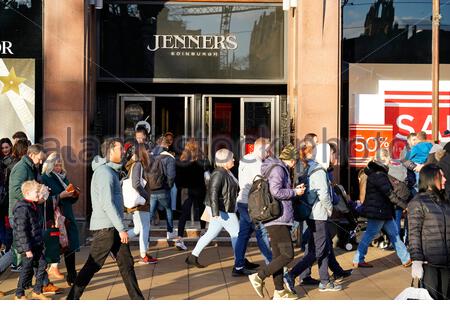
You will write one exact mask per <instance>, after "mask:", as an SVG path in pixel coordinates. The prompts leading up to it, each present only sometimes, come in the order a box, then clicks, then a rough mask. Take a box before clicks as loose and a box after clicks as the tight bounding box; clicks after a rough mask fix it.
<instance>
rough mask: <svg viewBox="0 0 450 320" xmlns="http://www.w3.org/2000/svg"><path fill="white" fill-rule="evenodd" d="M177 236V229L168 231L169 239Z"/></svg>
mask: <svg viewBox="0 0 450 320" xmlns="http://www.w3.org/2000/svg"><path fill="white" fill-rule="evenodd" d="M176 237H177V234H176V232H175V231H172V232H167V240H173V239H175V238H176Z"/></svg>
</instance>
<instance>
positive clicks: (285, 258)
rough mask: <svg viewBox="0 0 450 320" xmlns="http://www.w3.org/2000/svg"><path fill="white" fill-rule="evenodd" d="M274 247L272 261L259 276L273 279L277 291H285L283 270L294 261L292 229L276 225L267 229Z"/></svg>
mask: <svg viewBox="0 0 450 320" xmlns="http://www.w3.org/2000/svg"><path fill="white" fill-rule="evenodd" d="M267 232H268V233H269V237H270V246H271V247H272V261H271V262H270V263H269V264H268V265H267V266H265V267H264V268H263V269H262V270H261V271H259V272H258V276H259V277H260V278H261V279H262V280H264V279H265V278H267V277H270V276H272V277H273V283H274V285H275V290H283V289H284V286H283V268H284V267H285V266H287V265H288V264H289V262H291V261H292V259H294V248H293V246H292V239H291V232H290V227H289V226H287V225H275V226H269V227H267Z"/></svg>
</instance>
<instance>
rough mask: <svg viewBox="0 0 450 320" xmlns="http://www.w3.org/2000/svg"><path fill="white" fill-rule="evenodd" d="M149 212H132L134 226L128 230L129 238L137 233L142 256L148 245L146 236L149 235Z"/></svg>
mask: <svg viewBox="0 0 450 320" xmlns="http://www.w3.org/2000/svg"><path fill="white" fill-rule="evenodd" d="M150 220H151V219H150V213H149V212H145V211H135V212H134V213H133V224H134V228H133V229H131V230H128V236H129V237H130V238H132V237H135V236H137V235H139V253H140V254H141V257H142V258H144V257H145V254H146V252H147V247H148V236H149V235H150Z"/></svg>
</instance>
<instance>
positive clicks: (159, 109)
mask: <svg viewBox="0 0 450 320" xmlns="http://www.w3.org/2000/svg"><path fill="white" fill-rule="evenodd" d="M154 132H155V134H156V137H157V138H158V137H159V136H160V135H162V134H165V133H167V132H171V133H172V134H173V144H172V146H171V148H170V149H171V151H173V152H175V154H177V155H179V154H181V152H182V151H183V147H184V141H183V137H184V134H185V97H156V98H155V131H154Z"/></svg>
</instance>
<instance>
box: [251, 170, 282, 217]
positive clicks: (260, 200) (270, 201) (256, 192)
mask: <svg viewBox="0 0 450 320" xmlns="http://www.w3.org/2000/svg"><path fill="white" fill-rule="evenodd" d="M276 166H280V165H277V164H274V165H272V166H271V167H270V168H269V170H268V171H267V173H266V175H257V176H256V177H255V178H254V179H253V184H252V187H251V188H250V191H249V194H248V213H249V215H250V218H252V220H253V222H269V221H272V220H275V219H277V218H279V217H280V216H281V206H280V202H279V201H278V200H277V199H275V198H274V197H273V196H272V195H271V194H270V190H269V175H270V172H271V171H272V170H273V168H275V167H276ZM280 167H281V166H280Z"/></svg>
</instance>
